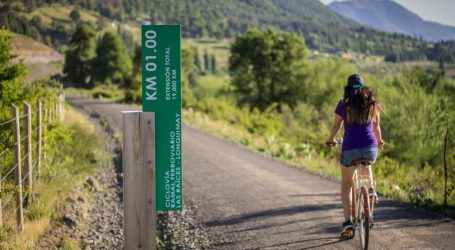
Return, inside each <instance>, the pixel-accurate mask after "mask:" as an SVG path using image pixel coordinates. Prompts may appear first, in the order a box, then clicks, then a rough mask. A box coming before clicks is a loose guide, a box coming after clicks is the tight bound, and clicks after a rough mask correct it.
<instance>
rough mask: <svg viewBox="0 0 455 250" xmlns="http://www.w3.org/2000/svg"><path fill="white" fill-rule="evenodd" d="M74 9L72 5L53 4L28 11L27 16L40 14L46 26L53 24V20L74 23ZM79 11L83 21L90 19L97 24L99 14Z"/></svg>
mask: <svg viewBox="0 0 455 250" xmlns="http://www.w3.org/2000/svg"><path fill="white" fill-rule="evenodd" d="M74 9H75V8H74V7H73V6H71V5H69V6H61V5H58V4H54V5H51V6H44V7H40V8H38V9H36V10H34V11H33V12H31V13H27V14H26V16H27V17H28V18H30V19H31V18H32V17H33V16H35V15H36V16H40V17H41V20H42V21H43V24H44V25H46V26H49V25H51V24H52V22H53V21H54V22H58V23H62V24H66V25H70V24H71V23H72V20H71V19H70V17H69V15H70V13H71V11H73V10H74ZM79 13H80V15H81V20H83V21H88V22H91V23H93V24H95V23H96V20H97V19H98V14H96V13H94V12H89V11H86V10H82V9H80V10H79Z"/></svg>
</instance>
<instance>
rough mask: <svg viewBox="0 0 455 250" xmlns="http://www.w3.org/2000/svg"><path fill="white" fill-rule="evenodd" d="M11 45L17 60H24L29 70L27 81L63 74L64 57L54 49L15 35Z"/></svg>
mask: <svg viewBox="0 0 455 250" xmlns="http://www.w3.org/2000/svg"><path fill="white" fill-rule="evenodd" d="M11 45H12V46H11V53H12V54H13V55H16V56H17V59H16V60H23V62H24V63H25V65H26V66H27V68H28V71H29V74H27V76H26V78H25V80H27V81H33V80H36V79H39V78H41V77H46V76H49V75H54V74H58V73H60V72H61V70H62V65H63V56H62V55H61V54H60V53H58V52H57V51H55V50H54V49H52V48H50V47H48V46H46V45H44V44H42V43H40V42H37V41H35V40H33V39H31V38H29V37H27V36H23V35H20V34H13V39H12V43H11Z"/></svg>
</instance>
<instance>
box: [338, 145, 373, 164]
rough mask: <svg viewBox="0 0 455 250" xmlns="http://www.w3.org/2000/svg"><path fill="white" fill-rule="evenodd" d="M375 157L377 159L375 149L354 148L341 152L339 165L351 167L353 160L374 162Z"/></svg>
mask: <svg viewBox="0 0 455 250" xmlns="http://www.w3.org/2000/svg"><path fill="white" fill-rule="evenodd" d="M377 157H378V148H377V147H368V148H354V149H349V150H345V151H343V152H341V155H340V163H341V165H343V166H344V167H351V166H352V161H353V160H356V159H361V158H363V159H369V160H372V161H373V162H375V161H376V158H377Z"/></svg>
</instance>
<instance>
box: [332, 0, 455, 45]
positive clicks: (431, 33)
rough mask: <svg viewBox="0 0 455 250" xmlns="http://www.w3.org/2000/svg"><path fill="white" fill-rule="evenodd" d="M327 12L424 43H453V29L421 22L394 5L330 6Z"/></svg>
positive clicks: (410, 13)
mask: <svg viewBox="0 0 455 250" xmlns="http://www.w3.org/2000/svg"><path fill="white" fill-rule="evenodd" d="M329 8H330V9H332V10H333V11H335V12H337V13H339V14H340V15H343V16H345V17H348V18H350V19H352V20H355V21H357V22H359V23H361V24H364V25H367V26H370V27H372V28H375V29H378V30H383V31H387V32H397V33H402V34H406V35H410V36H414V37H422V38H423V39H425V40H430V41H439V40H452V39H455V27H451V26H447V25H442V24H439V23H435V22H429V21H425V20H423V19H422V18H421V17H419V16H418V15H416V14H414V13H412V12H411V11H409V10H407V9H406V8H404V7H403V6H401V5H399V4H398V3H396V2H393V1H389V0H386V1H357V0H354V1H343V2H332V3H331V4H330V5H329Z"/></svg>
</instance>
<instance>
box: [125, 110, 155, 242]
mask: <svg viewBox="0 0 455 250" xmlns="http://www.w3.org/2000/svg"><path fill="white" fill-rule="evenodd" d="M123 174H124V179H123V203H124V223H123V230H124V236H125V249H146V250H149V249H153V250H155V249H156V200H155V114H154V113H151V112H147V113H143V112H123Z"/></svg>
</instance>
